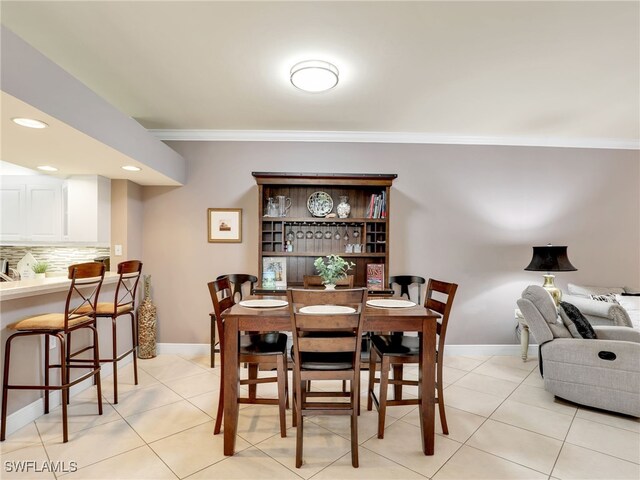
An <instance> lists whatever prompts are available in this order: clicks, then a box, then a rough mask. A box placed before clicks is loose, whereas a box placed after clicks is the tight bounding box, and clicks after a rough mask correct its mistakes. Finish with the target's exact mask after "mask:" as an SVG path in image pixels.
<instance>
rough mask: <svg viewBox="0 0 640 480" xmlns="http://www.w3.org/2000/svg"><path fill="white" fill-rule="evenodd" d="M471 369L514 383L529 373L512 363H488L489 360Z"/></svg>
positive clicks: (520, 380)
mask: <svg viewBox="0 0 640 480" xmlns="http://www.w3.org/2000/svg"><path fill="white" fill-rule="evenodd" d="M473 371H474V373H479V374H481V375H488V376H489V377H496V378H501V379H502V380H508V381H510V382H516V383H520V382H522V381H523V380H524V379H525V378H527V376H528V375H529V370H524V369H522V368H518V367H514V366H512V365H502V364H499V363H489V361H486V362H485V363H483V364H482V365H480V366H479V367H478V368H476V369H474V370H473Z"/></svg>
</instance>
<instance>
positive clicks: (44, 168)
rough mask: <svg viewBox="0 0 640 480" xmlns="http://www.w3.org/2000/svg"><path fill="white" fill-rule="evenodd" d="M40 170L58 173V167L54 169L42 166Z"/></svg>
mask: <svg viewBox="0 0 640 480" xmlns="http://www.w3.org/2000/svg"><path fill="white" fill-rule="evenodd" d="M38 170H44V171H45V172H57V171H58V169H57V168H56V167H52V166H50V165H40V166H39V167H38Z"/></svg>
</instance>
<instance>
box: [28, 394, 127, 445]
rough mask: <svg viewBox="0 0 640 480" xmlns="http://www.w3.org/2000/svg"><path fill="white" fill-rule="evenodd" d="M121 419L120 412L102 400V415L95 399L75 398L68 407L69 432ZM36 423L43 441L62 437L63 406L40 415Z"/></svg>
mask: <svg viewBox="0 0 640 480" xmlns="http://www.w3.org/2000/svg"><path fill="white" fill-rule="evenodd" d="M121 419H122V417H121V416H120V415H119V414H118V412H116V411H115V410H114V408H113V407H112V406H111V405H109V404H108V403H107V402H102V415H98V404H97V402H95V401H93V402H87V401H83V402H78V401H76V400H75V398H74V399H72V400H71V403H70V404H69V405H68V407H67V426H68V428H69V433H72V432H78V431H80V430H85V429H87V428H93V427H96V426H98V425H103V424H105V423H109V422H115V421H117V420H121ZM35 423H36V427H37V428H38V431H39V432H40V436H41V438H42V440H43V441H48V440H55V439H60V438H62V407H60V406H59V407H56V408H55V409H53V410H51V411H50V412H49V414H47V415H42V416H41V417H38V419H36V421H35Z"/></svg>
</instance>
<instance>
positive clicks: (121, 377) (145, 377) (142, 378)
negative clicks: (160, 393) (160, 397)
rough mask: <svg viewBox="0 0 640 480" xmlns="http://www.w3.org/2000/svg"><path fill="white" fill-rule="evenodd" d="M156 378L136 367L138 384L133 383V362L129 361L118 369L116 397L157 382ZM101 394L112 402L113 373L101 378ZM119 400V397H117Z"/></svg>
mask: <svg viewBox="0 0 640 480" xmlns="http://www.w3.org/2000/svg"><path fill="white" fill-rule="evenodd" d="M158 383H159V382H158V380H157V379H155V378H154V377H152V376H151V375H149V374H148V373H147V372H145V371H144V370H143V369H142V368H138V385H136V384H135V383H134V377H133V364H131V363H129V364H127V365H125V366H123V367H121V368H119V369H118V397H120V396H121V395H122V394H123V393H126V392H130V391H131V390H135V389H139V388H143V387H148V386H149V385H154V384H158ZM102 396H103V397H104V398H105V399H106V400H107V401H108V402H110V403H113V375H109V376H107V377H105V378H103V379H102ZM118 400H120V398H118Z"/></svg>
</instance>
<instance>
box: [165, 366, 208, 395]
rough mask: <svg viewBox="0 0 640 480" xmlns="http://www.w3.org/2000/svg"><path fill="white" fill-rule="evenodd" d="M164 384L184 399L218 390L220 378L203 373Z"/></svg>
mask: <svg viewBox="0 0 640 480" xmlns="http://www.w3.org/2000/svg"><path fill="white" fill-rule="evenodd" d="M164 384H165V385H166V386H167V387H169V388H170V389H171V390H173V391H174V392H176V393H177V394H178V395H180V396H181V397H184V398H190V397H195V396H196V395H202V394H203V393H207V392H214V391H218V390H219V389H220V377H219V376H218V375H214V374H213V373H209V372H204V373H201V374H198V375H192V376H190V377H185V378H178V379H175V380H167V381H165V382H164Z"/></svg>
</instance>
